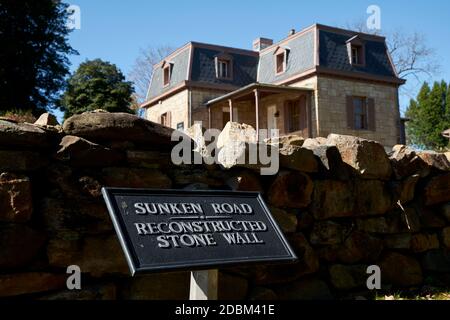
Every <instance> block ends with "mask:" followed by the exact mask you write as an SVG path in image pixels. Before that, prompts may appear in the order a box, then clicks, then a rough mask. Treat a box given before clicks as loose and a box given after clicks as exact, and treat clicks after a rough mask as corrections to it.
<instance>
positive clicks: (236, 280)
mask: <svg viewBox="0 0 450 320" xmlns="http://www.w3.org/2000/svg"><path fill="white" fill-rule="evenodd" d="M217 288H218V299H219V300H244V299H245V298H246V297H247V293H248V281H247V279H245V278H243V277H240V276H235V275H232V274H228V273H223V272H221V273H219V281H218V287H217Z"/></svg>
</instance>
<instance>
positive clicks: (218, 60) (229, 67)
mask: <svg viewBox="0 0 450 320" xmlns="http://www.w3.org/2000/svg"><path fill="white" fill-rule="evenodd" d="M214 60H215V64H216V77H217V78H218V79H227V80H230V79H232V78H233V57H232V56H231V55H229V54H227V53H219V54H218V55H217V56H215V57H214Z"/></svg>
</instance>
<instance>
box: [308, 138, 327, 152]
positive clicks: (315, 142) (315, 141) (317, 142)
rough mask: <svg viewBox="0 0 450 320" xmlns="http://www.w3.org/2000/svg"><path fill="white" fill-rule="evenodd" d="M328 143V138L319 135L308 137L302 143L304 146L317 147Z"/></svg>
mask: <svg viewBox="0 0 450 320" xmlns="http://www.w3.org/2000/svg"><path fill="white" fill-rule="evenodd" d="M326 143H327V138H324V137H317V138H307V139H305V141H304V142H303V144H302V147H303V148H307V149H311V150H312V149H315V148H317V147H319V146H322V145H325V144H326Z"/></svg>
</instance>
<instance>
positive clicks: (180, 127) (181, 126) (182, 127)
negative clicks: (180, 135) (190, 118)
mask: <svg viewBox="0 0 450 320" xmlns="http://www.w3.org/2000/svg"><path fill="white" fill-rule="evenodd" d="M177 130H178V131H183V130H184V122H179V123H177Z"/></svg>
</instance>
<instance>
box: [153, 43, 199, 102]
mask: <svg viewBox="0 0 450 320" xmlns="http://www.w3.org/2000/svg"><path fill="white" fill-rule="evenodd" d="M189 51H190V50H189V49H186V50H183V51H181V52H180V53H179V54H177V55H175V56H174V57H173V58H171V59H169V62H172V63H173V67H172V76H171V78H170V83H169V85H168V86H165V87H164V86H163V70H162V68H161V67H160V66H159V67H155V68H153V76H152V81H151V83H150V87H149V90H148V94H147V98H148V99H151V98H153V97H156V96H158V95H160V94H163V93H164V92H166V91H169V90H170V89H172V88H174V87H176V86H177V85H179V84H181V83H182V82H183V81H185V80H187V79H186V78H187V73H188V67H189Z"/></svg>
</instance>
